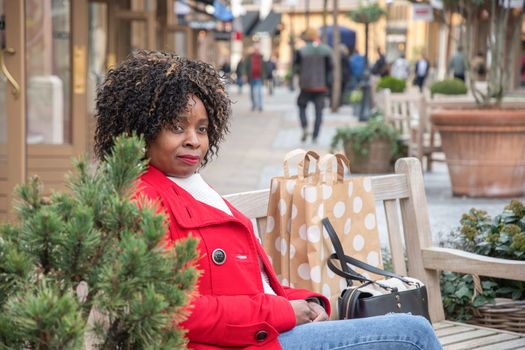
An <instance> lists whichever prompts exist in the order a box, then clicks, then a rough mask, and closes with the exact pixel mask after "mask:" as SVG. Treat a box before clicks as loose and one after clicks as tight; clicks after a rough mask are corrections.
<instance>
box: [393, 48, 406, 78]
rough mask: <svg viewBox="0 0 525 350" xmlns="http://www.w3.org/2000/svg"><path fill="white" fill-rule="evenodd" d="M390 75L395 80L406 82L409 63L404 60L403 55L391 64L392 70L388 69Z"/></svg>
mask: <svg viewBox="0 0 525 350" xmlns="http://www.w3.org/2000/svg"><path fill="white" fill-rule="evenodd" d="M390 75H391V76H393V77H394V78H396V79H399V80H403V81H406V80H407V79H408V76H409V75H410V63H408V60H407V59H406V58H405V54H404V53H402V54H401V55H400V56H399V57H398V58H396V59H395V60H394V62H393V63H392V68H391V69H390Z"/></svg>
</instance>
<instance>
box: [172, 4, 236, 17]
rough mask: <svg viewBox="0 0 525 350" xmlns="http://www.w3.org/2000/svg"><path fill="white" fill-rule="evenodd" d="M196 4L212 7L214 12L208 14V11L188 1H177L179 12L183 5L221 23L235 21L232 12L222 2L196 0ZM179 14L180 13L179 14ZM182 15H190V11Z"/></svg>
mask: <svg viewBox="0 0 525 350" xmlns="http://www.w3.org/2000/svg"><path fill="white" fill-rule="evenodd" d="M196 2H198V3H201V4H206V5H207V6H212V7H213V11H212V12H208V11H207V10H206V9H202V8H200V7H199V6H196V5H194V4H191V3H188V2H187V1H186V0H178V1H177V5H178V6H179V10H180V6H181V5H182V6H185V7H187V8H190V9H192V10H193V11H195V12H197V13H202V14H205V15H207V16H209V17H211V18H215V19H217V20H219V21H221V22H230V21H232V20H233V14H232V12H231V11H230V9H229V8H228V7H227V6H226V5H224V4H223V3H222V2H221V1H220V0H196ZM177 13H179V12H177ZM181 14H184V15H187V14H189V11H187V10H186V12H185V13H181Z"/></svg>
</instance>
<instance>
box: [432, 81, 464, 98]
mask: <svg viewBox="0 0 525 350" xmlns="http://www.w3.org/2000/svg"><path fill="white" fill-rule="evenodd" d="M466 93H467V86H466V85H465V83H464V82H463V81H462V80H459V79H446V80H441V81H437V82H435V83H434V84H432V85H431V86H430V96H432V97H433V96H434V94H443V95H465V94H466Z"/></svg>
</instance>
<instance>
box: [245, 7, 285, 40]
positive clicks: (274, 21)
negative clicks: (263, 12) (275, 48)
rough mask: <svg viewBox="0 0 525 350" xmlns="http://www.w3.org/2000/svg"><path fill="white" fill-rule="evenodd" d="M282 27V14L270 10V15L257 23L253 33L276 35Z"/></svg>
mask: <svg viewBox="0 0 525 350" xmlns="http://www.w3.org/2000/svg"><path fill="white" fill-rule="evenodd" d="M280 27H281V14H280V13H277V12H273V11H270V13H269V14H268V16H266V18H264V19H263V20H261V21H259V23H257V26H256V27H255V28H254V29H253V31H252V34H255V33H268V34H269V35H270V36H274V35H275V34H277V32H279V30H280Z"/></svg>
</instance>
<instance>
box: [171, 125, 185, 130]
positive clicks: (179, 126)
mask: <svg viewBox="0 0 525 350" xmlns="http://www.w3.org/2000/svg"><path fill="white" fill-rule="evenodd" d="M173 131H184V128H183V127H182V125H174V126H173Z"/></svg>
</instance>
